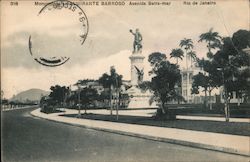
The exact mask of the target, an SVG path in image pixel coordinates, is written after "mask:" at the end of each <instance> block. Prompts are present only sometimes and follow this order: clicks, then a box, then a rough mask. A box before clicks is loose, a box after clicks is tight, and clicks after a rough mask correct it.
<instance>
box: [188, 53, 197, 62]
mask: <svg viewBox="0 0 250 162" xmlns="http://www.w3.org/2000/svg"><path fill="white" fill-rule="evenodd" d="M187 55H188V56H189V57H190V58H191V59H190V64H191V66H192V65H193V62H197V56H196V52H195V51H193V50H191V51H190V52H188V53H187Z"/></svg>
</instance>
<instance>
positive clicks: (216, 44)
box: [198, 28, 222, 109]
mask: <svg viewBox="0 0 250 162" xmlns="http://www.w3.org/2000/svg"><path fill="white" fill-rule="evenodd" d="M221 39H222V37H221V36H220V35H219V33H218V32H213V28H210V29H209V31H208V32H206V33H203V34H201V35H200V40H199V41H198V42H203V41H205V42H206V43H207V48H208V53H207V57H208V58H209V59H211V58H212V57H213V53H212V49H216V48H220V47H221ZM208 77H209V76H208ZM208 88H209V90H210V89H211V87H208ZM210 98H211V91H210V93H209V105H210V106H209V107H210V109H212V103H211V101H210Z"/></svg>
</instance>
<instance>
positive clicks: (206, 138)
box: [31, 109, 250, 156]
mask: <svg viewBox="0 0 250 162" xmlns="http://www.w3.org/2000/svg"><path fill="white" fill-rule="evenodd" d="M65 111H66V112H60V113H53V114H44V113H41V112H40V109H36V110H34V111H32V112H31V114H32V115H34V116H37V117H41V118H44V119H48V120H53V121H57V122H62V123H67V124H71V125H77V126H83V127H86V128H92V129H96V130H103V131H108V132H113V133H119V134H124V135H130V136H136V137H141V138H147V139H152V140H158V141H165V142H170V143H175V144H182V145H186V146H192V147H198V148H205V149H211V150H217V151H222V152H227V153H234V154H240V155H248V156H250V146H249V142H250V137H246V136H238V135H228V134H221V133H210V132H202V131H192V130H183V129H175V128H162V127H155V126H145V125H137V124H125V123H115V122H108V121H97V120H88V119H79V118H69V117H64V116H59V115H62V114H74V113H75V114H77V110H70V109H65ZM102 111H103V112H106V113H109V111H107V110H102ZM88 112H89V111H88ZM98 112H99V113H101V112H100V111H98ZM103 112H102V113H103ZM124 113H125V112H124ZM119 114H122V111H120V112H119ZM138 114H141V115H142V113H139V112H138ZM151 115H152V114H151Z"/></svg>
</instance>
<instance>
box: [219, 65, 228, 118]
mask: <svg viewBox="0 0 250 162" xmlns="http://www.w3.org/2000/svg"><path fill="white" fill-rule="evenodd" d="M217 70H218V71H221V73H222V83H223V92H222V96H223V98H224V111H225V118H226V122H229V118H230V112H229V107H228V96H227V89H226V86H225V76H224V68H217Z"/></svg>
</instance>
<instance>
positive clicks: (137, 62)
mask: <svg viewBox="0 0 250 162" xmlns="http://www.w3.org/2000/svg"><path fill="white" fill-rule="evenodd" d="M144 58H145V56H143V55H142V53H141V52H136V53H133V54H132V55H131V56H130V57H129V59H130V61H131V67H130V70H131V85H132V86H136V85H138V74H137V70H136V67H137V68H138V69H140V70H142V69H143V67H144V66H143V60H144Z"/></svg>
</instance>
